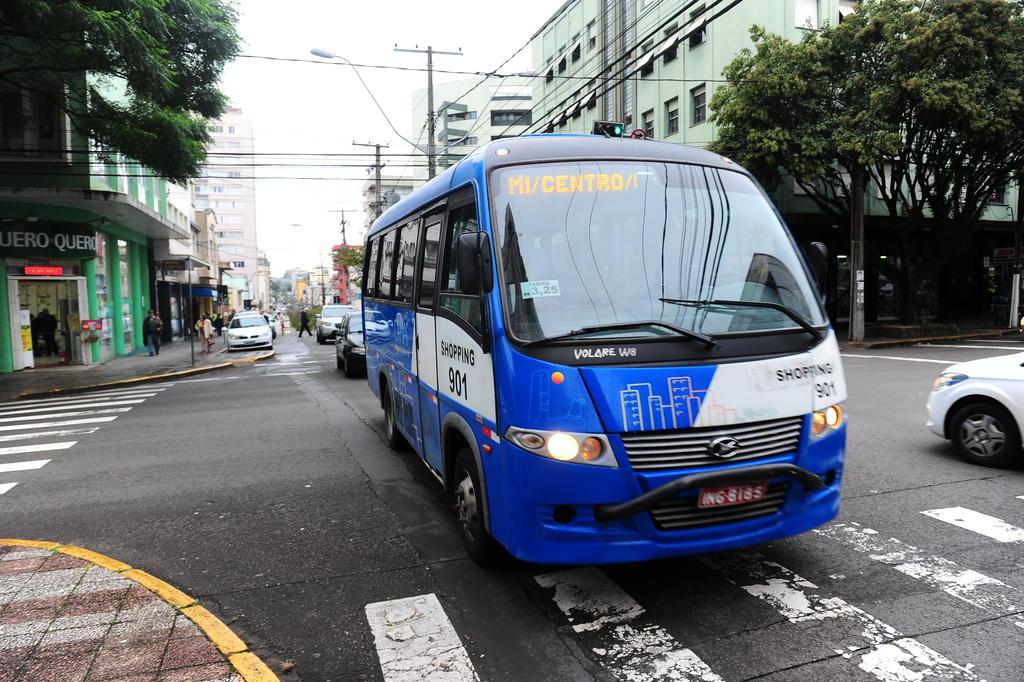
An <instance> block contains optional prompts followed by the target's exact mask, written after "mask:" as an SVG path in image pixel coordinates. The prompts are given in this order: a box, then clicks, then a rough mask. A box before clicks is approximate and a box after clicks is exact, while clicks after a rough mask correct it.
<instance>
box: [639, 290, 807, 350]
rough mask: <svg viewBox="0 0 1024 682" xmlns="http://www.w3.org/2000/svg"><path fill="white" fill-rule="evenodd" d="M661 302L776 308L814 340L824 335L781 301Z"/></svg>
mask: <svg viewBox="0 0 1024 682" xmlns="http://www.w3.org/2000/svg"><path fill="white" fill-rule="evenodd" d="M658 300H659V301H661V302H662V303H674V304H676V305H694V306H711V305H720V306H726V305H734V306H739V307H746V308H768V309H769V310H777V311H779V312H780V313H782V314H783V315H785V316H786V317H788V318H789V319H791V320H793V321H794V322H796V323H797V324H798V325H800V327H801V328H802V329H803V330H804V331H805V332H807V333H808V334H810V335H811V336H813V337H814V340H815V341H821V339H822V338H824V335H823V334H822V333H821V330H820V329H818V328H817V327H815V326H814V325H813V324H811V323H810V322H809V321H808V320H807V318H806V317H804V316H803V315H801V314H800V313H798V312H797V311H795V310H793V309H792V308H789V307H787V306H784V305H782V304H781V303H769V302H768V301H729V300H725V299H721V298H716V299H711V300H708V301H699V300H696V299H686V298H659V299H658Z"/></svg>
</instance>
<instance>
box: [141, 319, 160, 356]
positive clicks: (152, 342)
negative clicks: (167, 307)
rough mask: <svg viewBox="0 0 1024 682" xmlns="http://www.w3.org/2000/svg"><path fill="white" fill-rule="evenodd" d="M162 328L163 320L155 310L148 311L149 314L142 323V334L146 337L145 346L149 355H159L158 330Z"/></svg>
mask: <svg viewBox="0 0 1024 682" xmlns="http://www.w3.org/2000/svg"><path fill="white" fill-rule="evenodd" d="M163 328H164V321H163V320H161V319H160V316H159V315H157V314H156V311H155V310H150V311H149V316H148V317H147V318H146V320H145V321H144V322H143V323H142V335H143V337H144V338H145V339H146V348H148V349H149V354H150V355H160V332H161V331H162V330H163Z"/></svg>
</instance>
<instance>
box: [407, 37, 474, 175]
mask: <svg viewBox="0 0 1024 682" xmlns="http://www.w3.org/2000/svg"><path fill="white" fill-rule="evenodd" d="M419 48H420V46H419V45H417V46H416V48H415V49H408V48H400V47H398V44H397V43H396V44H395V52H417V53H421V54H426V55H427V177H428V178H432V177H434V176H435V175H437V158H436V154H437V151H436V150H437V148H436V147H435V146H434V143H435V141H436V140H435V138H436V136H437V134H436V127H437V120H436V117H437V112H435V111H434V55H435V54H448V55H453V56H456V57H461V56H462V48H461V47H460V48H459V49H458V51H457V52H445V51H444V50H435V49H434V48H433V46H431V45H427V49H425V50H421V49H419Z"/></svg>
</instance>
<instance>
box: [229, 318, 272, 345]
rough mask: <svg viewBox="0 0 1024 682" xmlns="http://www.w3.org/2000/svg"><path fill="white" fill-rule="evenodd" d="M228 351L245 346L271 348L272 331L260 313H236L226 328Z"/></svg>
mask: <svg viewBox="0 0 1024 682" xmlns="http://www.w3.org/2000/svg"><path fill="white" fill-rule="evenodd" d="M226 335H227V344H228V351H229V352H230V351H233V350H242V349H246V348H273V347H274V332H273V330H271V328H270V325H269V324H267V321H266V319H264V317H263V316H262V315H259V314H256V315H242V314H238V315H235V317H234V318H233V319H232V320H231V324H229V325H228V329H227V334H226Z"/></svg>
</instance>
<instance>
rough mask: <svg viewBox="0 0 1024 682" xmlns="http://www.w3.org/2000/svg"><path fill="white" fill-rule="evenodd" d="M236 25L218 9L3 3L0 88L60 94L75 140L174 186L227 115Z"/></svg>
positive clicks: (211, 4)
mask: <svg viewBox="0 0 1024 682" xmlns="http://www.w3.org/2000/svg"><path fill="white" fill-rule="evenodd" d="M235 22H236V14H235V10H234V9H233V8H232V7H231V6H230V5H228V4H227V3H226V2H225V0H4V2H3V3H2V4H0V88H5V89H12V88H16V89H25V90H28V91H30V92H37V93H48V92H53V91H54V89H55V88H59V89H61V90H62V91H63V92H64V97H62V98H59V99H60V105H59V106H60V107H61V108H62V109H63V110H64V111H65V113H67V115H68V117H69V119H70V120H71V124H72V126H73V128H74V129H75V130H76V131H77V132H79V133H80V134H81V135H83V136H85V137H88V138H90V139H92V140H94V141H95V142H96V143H98V144H99V145H101V146H102V147H104V148H108V149H113V150H117V151H119V152H121V153H123V154H125V155H126V156H128V157H130V158H132V159H135V160H136V161H139V162H141V163H142V164H144V165H146V166H148V167H150V168H152V169H153V170H154V171H156V172H157V173H159V174H160V175H163V176H165V177H167V178H168V179H170V180H174V181H178V182H180V181H183V180H186V179H188V178H191V177H195V176H196V175H197V174H198V171H199V167H200V165H201V164H202V162H203V161H204V159H205V148H206V145H207V143H208V142H209V136H208V134H207V131H206V120H205V119H208V118H216V117H218V116H220V114H221V113H223V111H224V106H225V104H226V98H225V96H224V94H223V93H222V92H221V91H220V90H219V89H218V87H217V81H218V79H219V78H220V74H221V71H222V70H223V68H224V65H225V64H226V63H227V62H229V61H230V60H231V59H233V58H234V57H235V56H236V55H237V54H238V50H239V37H238V34H237V32H236V30H235Z"/></svg>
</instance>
